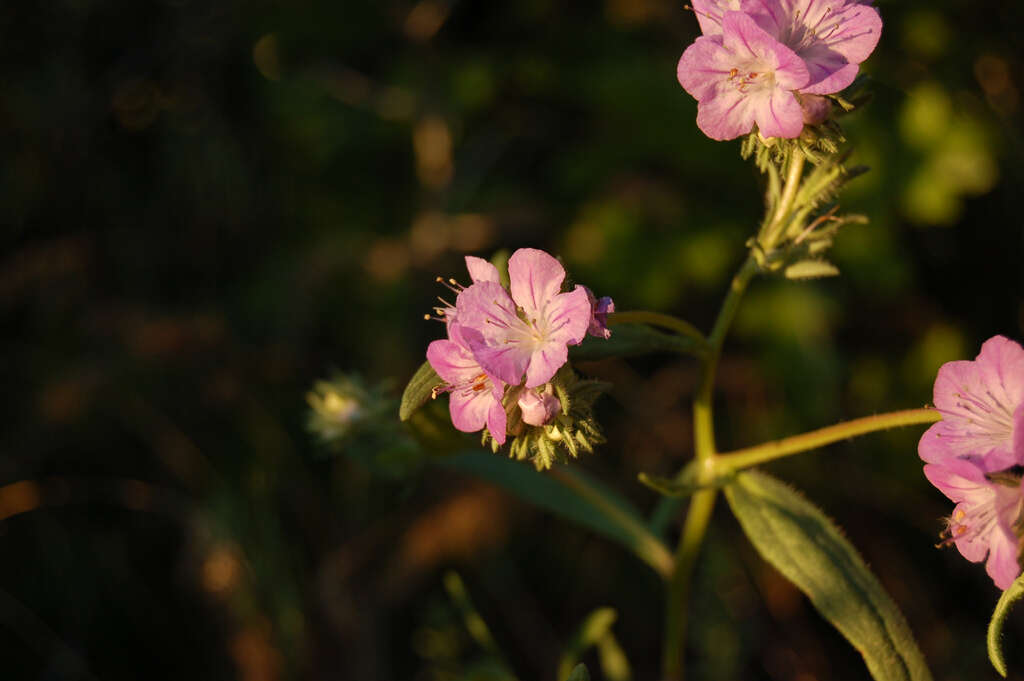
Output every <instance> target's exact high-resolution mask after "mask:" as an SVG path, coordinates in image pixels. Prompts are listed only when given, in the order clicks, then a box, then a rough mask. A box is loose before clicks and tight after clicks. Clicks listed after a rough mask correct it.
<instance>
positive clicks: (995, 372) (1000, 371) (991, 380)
mask: <svg viewBox="0 0 1024 681" xmlns="http://www.w3.org/2000/svg"><path fill="white" fill-rule="evenodd" d="M976 361H977V363H978V366H979V368H980V369H981V371H982V375H983V378H984V380H985V382H986V384H987V385H989V386H990V387H993V388H994V389H995V390H996V393H995V397H996V398H997V399H999V400H1000V401H1003V402H1004V403H1006V402H1010V403H1013V404H1020V403H1021V402H1024V348H1022V347H1021V346H1020V344H1019V343H1016V342H1014V341H1012V340H1010V339H1009V338H1007V337H1006V336H993V337H992V338H989V339H988V340H987V341H985V342H984V343H983V344H982V346H981V352H979V353H978V358H977V360H976Z"/></svg>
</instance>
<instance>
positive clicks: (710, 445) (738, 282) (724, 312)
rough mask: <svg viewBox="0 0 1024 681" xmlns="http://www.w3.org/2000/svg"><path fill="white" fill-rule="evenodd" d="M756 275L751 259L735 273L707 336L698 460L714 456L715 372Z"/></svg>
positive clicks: (698, 401) (696, 432) (696, 423)
mask: <svg viewBox="0 0 1024 681" xmlns="http://www.w3.org/2000/svg"><path fill="white" fill-rule="evenodd" d="M756 273H757V262H756V261H755V260H754V258H753V257H748V258H747V261H746V262H745V263H743V267H741V268H740V271H739V272H737V273H736V276H735V277H733V279H732V284H731V285H730V286H729V294H728V295H727V296H726V297H725V301H724V302H723V303H722V309H721V310H720V311H719V313H718V319H716V320H715V326H714V327H713V328H712V329H711V335H710V336H708V344H709V345H710V346H711V348H710V353H709V355H708V358H707V360H705V362H704V365H703V366H702V367H701V373H700V379H699V381H698V383H697V394H696V397H695V398H694V400H693V442H694V450H695V454H696V456H697V459H707V458H709V457H711V456H714V454H715V427H714V420H713V417H712V404H711V403H712V391H713V389H714V385H715V371H716V370H717V369H718V357H719V355H721V354H722V344H723V343H724V342H725V336H726V334H727V333H728V332H729V327H730V326H731V325H732V321H733V319H735V317H736V311H737V310H738V309H739V306H740V299H741V298H742V297H743V292H744V291H746V290H747V284H749V283H750V279H751V278H752V277H753V276H754V274H756Z"/></svg>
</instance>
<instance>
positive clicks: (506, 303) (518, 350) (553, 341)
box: [456, 248, 592, 388]
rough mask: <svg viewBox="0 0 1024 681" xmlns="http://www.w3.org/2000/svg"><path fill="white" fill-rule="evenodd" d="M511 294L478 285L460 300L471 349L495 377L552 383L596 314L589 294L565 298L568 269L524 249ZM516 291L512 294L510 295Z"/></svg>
mask: <svg viewBox="0 0 1024 681" xmlns="http://www.w3.org/2000/svg"><path fill="white" fill-rule="evenodd" d="M508 271H509V279H510V291H506V290H505V289H504V288H503V287H502V286H501V285H500V284H498V283H496V282H493V281H478V282H477V283H475V284H473V285H472V286H470V287H469V288H467V289H465V290H464V291H462V292H461V293H460V294H459V296H458V298H457V300H456V309H457V312H456V315H457V317H458V320H459V323H460V325H461V326H462V336H463V338H465V340H466V347H467V348H469V350H470V351H471V352H472V354H473V356H474V357H475V358H476V360H477V361H478V362H479V364H480V366H481V367H482V368H483V369H484V370H485V371H486V372H487V373H488V374H490V375H491V376H494V377H496V378H498V379H501V380H502V381H504V382H506V383H509V384H511V385H518V384H519V383H520V382H521V381H522V380H523V377H524V376H525V377H526V387H527V388H535V387H537V386H540V385H543V384H545V383H547V382H548V381H550V380H551V378H552V377H553V376H554V375H555V372H557V371H558V369H560V368H561V366H562V365H563V364H565V362H566V360H567V359H568V347H567V346H568V345H577V344H579V343H580V342H581V341H582V340H583V337H584V335H586V332H587V328H588V326H589V324H590V318H591V315H592V311H591V307H590V302H589V301H588V300H587V293H586V290H585V289H584V288H583V287H582V286H577V287H576V288H575V289H574V290H573V291H571V292H568V293H561V288H562V282H563V281H564V280H565V268H563V267H562V265H561V263H559V262H558V261H557V260H556V259H555V258H553V257H551V256H550V255H548V254H547V253H545V252H544V251H539V250H537V249H533V248H521V249H519V250H517V251H516V252H515V253H513V254H512V257H511V258H509V261H508ZM510 292H511V295H509V293H510Z"/></svg>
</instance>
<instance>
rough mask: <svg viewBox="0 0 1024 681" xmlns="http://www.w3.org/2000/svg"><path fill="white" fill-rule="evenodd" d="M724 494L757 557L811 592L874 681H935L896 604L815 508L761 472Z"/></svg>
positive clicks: (742, 476) (741, 478)
mask: <svg viewBox="0 0 1024 681" xmlns="http://www.w3.org/2000/svg"><path fill="white" fill-rule="evenodd" d="M725 496H726V498H727V499H728V500H729V506H730V507H732V511H733V513H735V514H736V517H737V518H738V519H739V521H740V525H742V526H743V531H744V532H746V534H747V537H749V538H750V541H751V542H752V543H753V544H754V547H755V548H756V549H757V551H758V553H760V554H761V556H762V557H763V558H764V559H765V560H767V561H768V562H769V563H771V564H772V565H773V566H774V567H775V568H776V569H777V570H778V571H779V572H781V573H782V574H783V575H784V576H785V577H786V578H787V579H789V580H790V581H791V582H793V584H795V585H796V586H797V587H798V588H799V589H800V590H801V591H803V592H804V593H805V594H807V596H808V598H810V599H811V603H813V604H814V607H815V608H817V610H818V612H820V613H821V614H822V615H823V616H824V617H825V619H827V620H828V621H829V622H831V623H832V624H833V625H835V627H836V629H838V630H839V631H840V633H842V634H843V636H845V637H846V638H847V640H848V641H850V643H851V644H852V645H853V647H854V648H855V649H856V650H857V652H859V653H860V654H861V655H862V656H863V657H864V662H865V663H866V664H867V667H868V671H870V672H871V676H872V677H874V678H875V679H876V681H930V680H931V678H932V676H931V673H930V672H929V671H928V667H927V665H926V664H925V661H924V656H923V655H922V654H921V651H920V649H918V647H917V643H916V642H915V641H914V637H913V635H912V634H911V633H910V628H909V627H908V626H907V623H906V620H904V619H903V615H902V614H901V613H900V611H899V609H898V608H897V607H896V604H895V603H893V601H892V599H891V598H890V597H889V595H888V594H887V593H886V592H885V589H883V588H882V585H881V584H880V583H879V582H878V580H877V579H876V578H875V576H874V575H872V574H871V572H870V571H869V570H868V568H867V566H866V565H864V561H863V560H862V559H861V557H860V555H858V553H857V551H856V549H854V548H853V546H852V545H851V544H850V542H849V541H847V540H846V539H845V538H844V537H843V536H842V534H840V532H839V530H838V528H837V527H836V526H835V525H834V524H833V523H832V521H831V520H829V519H828V518H827V517H826V516H825V514H824V513H822V512H821V511H820V510H819V509H818V508H817V507H816V506H815V505H814V504H812V503H810V502H809V501H807V500H806V499H805V498H804V497H803V496H802V495H800V494H799V493H798V492H796V491H795V490H793V489H792V488H791V487H789V486H788V485H786V484H784V483H782V482H780V481H778V480H776V479H775V478H772V477H771V476H768V475H765V474H764V473H759V472H756V471H747V472H744V473H740V474H739V475H738V476H737V477H736V480H735V481H734V482H732V483H731V484H729V485H727V486H726V487H725Z"/></svg>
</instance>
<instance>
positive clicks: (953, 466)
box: [924, 459, 995, 507]
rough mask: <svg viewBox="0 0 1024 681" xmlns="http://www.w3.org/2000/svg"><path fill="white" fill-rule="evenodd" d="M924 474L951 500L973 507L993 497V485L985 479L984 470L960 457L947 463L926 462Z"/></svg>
mask: <svg viewBox="0 0 1024 681" xmlns="http://www.w3.org/2000/svg"><path fill="white" fill-rule="evenodd" d="M924 475H925V477H926V478H928V481H929V482H930V483H932V484H933V485H935V487H936V488H938V490H939V491H940V492H942V493H943V494H945V495H946V496H947V497H948V498H949V499H950V500H951V501H956V502H958V503H959V502H964V503H966V504H967V505H968V506H972V507H973V506H980V505H983V504H986V503H991V502H992V500H993V499H994V498H995V488H994V485H993V483H991V482H989V481H988V480H986V479H985V474H984V472H982V470H981V469H980V468H978V467H977V466H976V465H974V464H972V463H970V462H968V461H964V460H962V459H953V460H951V461H949V462H948V463H947V464H931V463H930V464H927V465H926V466H925V467H924Z"/></svg>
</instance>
